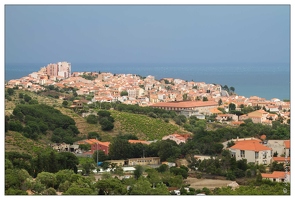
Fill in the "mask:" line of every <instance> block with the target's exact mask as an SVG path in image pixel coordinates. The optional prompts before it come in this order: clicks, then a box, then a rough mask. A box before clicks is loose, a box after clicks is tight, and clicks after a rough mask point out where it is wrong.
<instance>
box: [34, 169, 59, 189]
mask: <svg viewBox="0 0 295 200" xmlns="http://www.w3.org/2000/svg"><path fill="white" fill-rule="evenodd" d="M36 181H40V183H41V184H44V185H45V186H46V188H49V187H53V188H54V186H55V185H56V175H55V174H53V173H50V172H41V173H39V174H38V175H37V177H36Z"/></svg>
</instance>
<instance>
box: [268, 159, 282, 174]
mask: <svg viewBox="0 0 295 200" xmlns="http://www.w3.org/2000/svg"><path fill="white" fill-rule="evenodd" d="M270 171H271V172H273V171H285V167H284V163H278V162H277V161H274V162H272V163H271V165H270Z"/></svg>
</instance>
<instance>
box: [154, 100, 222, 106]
mask: <svg viewBox="0 0 295 200" xmlns="http://www.w3.org/2000/svg"><path fill="white" fill-rule="evenodd" d="M203 106H218V103H217V102H215V101H175V102H174V101H173V102H160V103H155V104H153V105H152V107H173V108H192V107H203Z"/></svg>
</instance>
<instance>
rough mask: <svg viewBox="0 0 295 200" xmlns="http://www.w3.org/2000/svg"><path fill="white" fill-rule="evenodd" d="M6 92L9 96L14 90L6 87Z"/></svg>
mask: <svg viewBox="0 0 295 200" xmlns="http://www.w3.org/2000/svg"><path fill="white" fill-rule="evenodd" d="M7 93H8V95H9V96H11V95H13V94H14V90H13V89H12V88H8V89H7Z"/></svg>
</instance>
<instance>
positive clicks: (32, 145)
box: [5, 131, 51, 154]
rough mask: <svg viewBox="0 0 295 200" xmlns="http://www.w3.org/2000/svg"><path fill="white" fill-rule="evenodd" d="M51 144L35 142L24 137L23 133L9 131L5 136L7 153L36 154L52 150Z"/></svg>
mask: <svg viewBox="0 0 295 200" xmlns="http://www.w3.org/2000/svg"><path fill="white" fill-rule="evenodd" d="M46 143H47V144H46ZM49 143H50V142H49V141H48V142H44V141H43V142H39V141H34V140H31V139H29V138H26V137H24V136H23V135H22V134H21V133H18V132H15V131H8V132H7V133H6V136H5V152H9V151H17V152H20V153H28V154H35V153H37V152H40V151H44V150H45V149H47V148H50V147H49ZM50 149H51V148H50Z"/></svg>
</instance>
